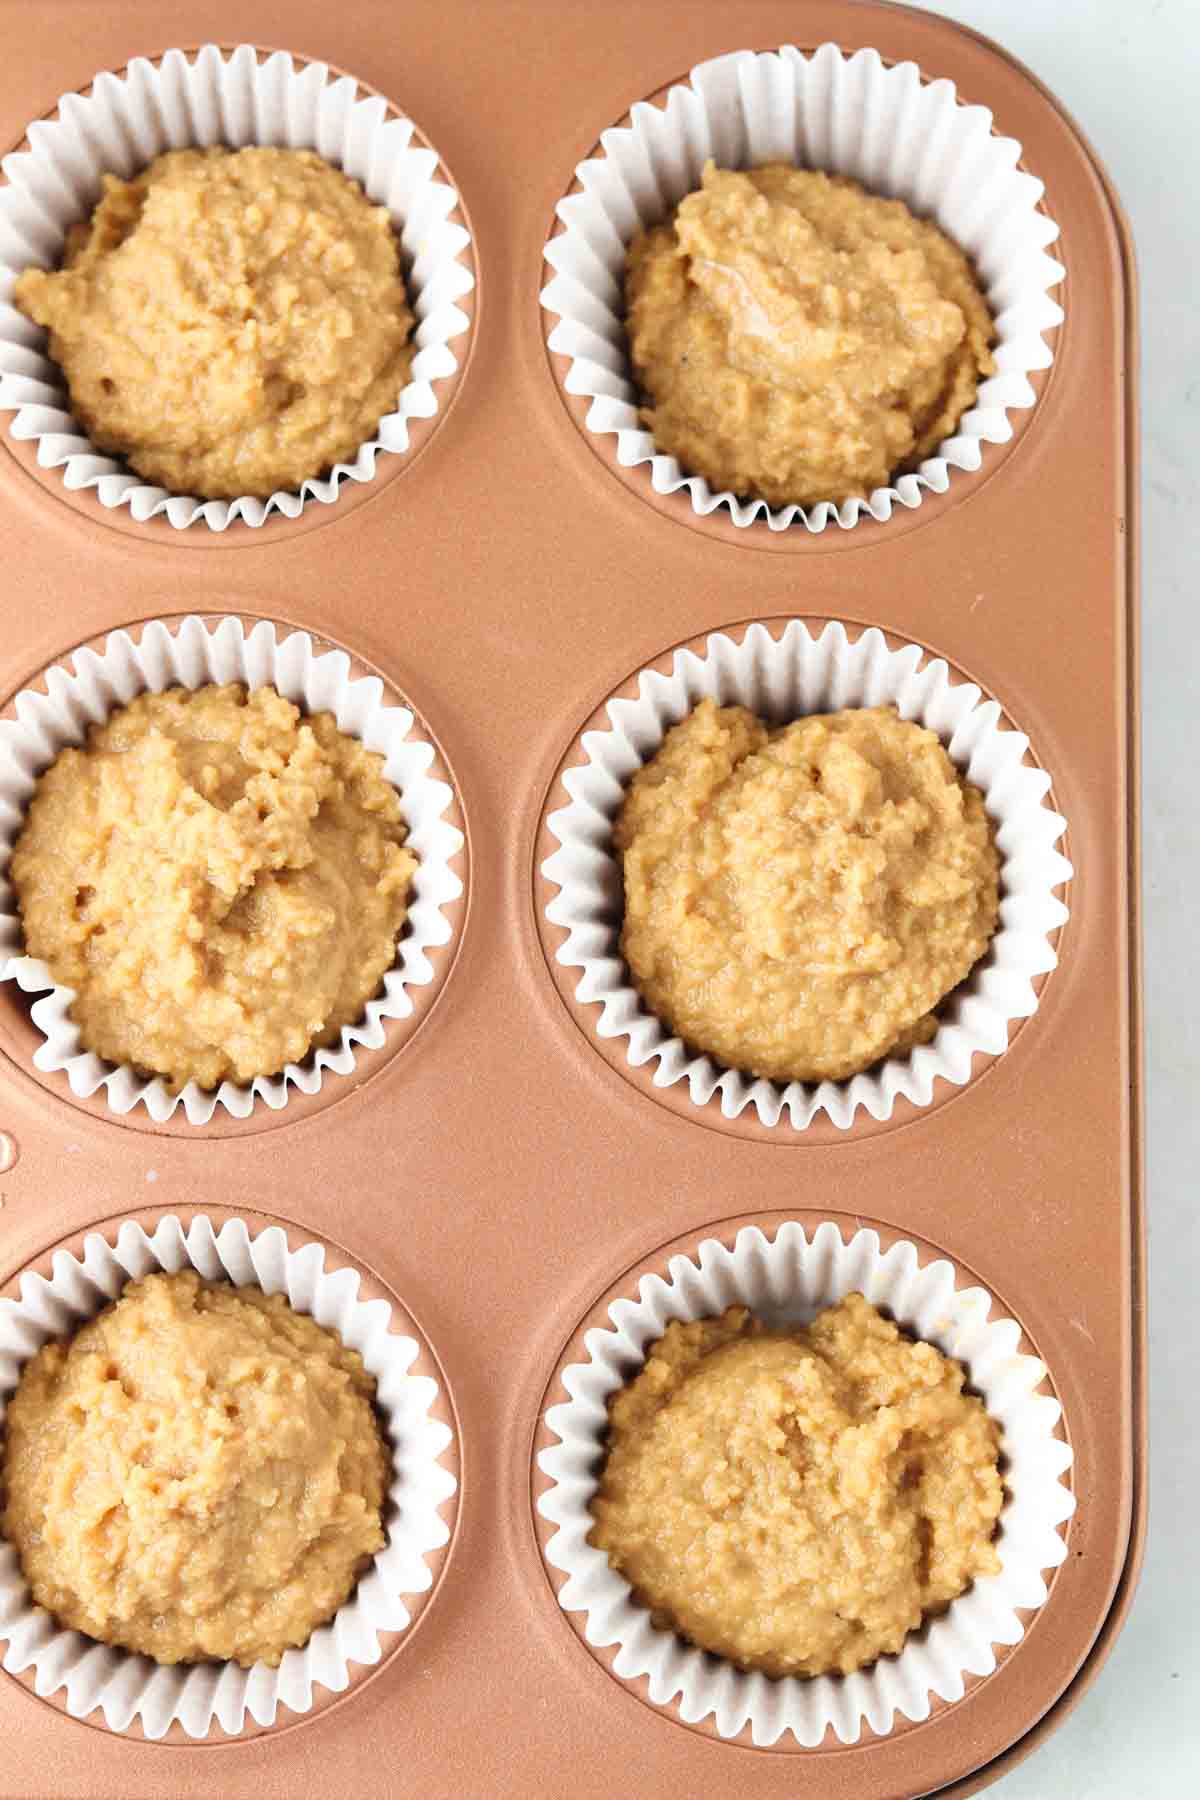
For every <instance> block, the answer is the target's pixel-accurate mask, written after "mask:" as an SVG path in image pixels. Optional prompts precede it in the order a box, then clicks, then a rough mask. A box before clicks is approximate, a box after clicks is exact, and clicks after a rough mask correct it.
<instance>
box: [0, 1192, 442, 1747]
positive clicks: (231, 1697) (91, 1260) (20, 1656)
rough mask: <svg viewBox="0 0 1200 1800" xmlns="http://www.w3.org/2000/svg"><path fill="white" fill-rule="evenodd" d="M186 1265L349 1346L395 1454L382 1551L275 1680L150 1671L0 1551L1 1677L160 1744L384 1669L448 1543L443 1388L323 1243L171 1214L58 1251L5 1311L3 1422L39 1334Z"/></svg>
mask: <svg viewBox="0 0 1200 1800" xmlns="http://www.w3.org/2000/svg"><path fill="white" fill-rule="evenodd" d="M185 1268H193V1269H196V1270H197V1271H198V1272H199V1273H200V1274H201V1275H202V1276H204V1277H205V1278H206V1279H208V1280H220V1279H222V1278H224V1277H228V1279H229V1280H230V1281H232V1282H233V1283H234V1285H235V1286H238V1287H251V1286H252V1287H260V1288H262V1289H263V1290H264V1292H266V1293H268V1294H275V1293H282V1294H285V1295H286V1296H287V1298H288V1300H289V1301H290V1302H291V1304H292V1305H293V1306H295V1307H296V1308H297V1309H298V1310H299V1311H301V1312H306V1313H310V1314H311V1315H312V1317H313V1318H314V1319H315V1320H316V1321H317V1323H318V1324H320V1325H324V1326H327V1327H328V1328H329V1329H330V1330H331V1331H335V1332H336V1333H337V1334H338V1336H339V1337H340V1338H341V1339H342V1341H343V1343H345V1344H348V1345H349V1346H350V1348H351V1349H354V1350H357V1351H358V1352H359V1353H360V1355H361V1356H362V1359H363V1362H364V1363H365V1365H366V1367H367V1369H368V1370H369V1371H370V1373H371V1374H372V1375H374V1376H375V1379H376V1382H377V1384H378V1385H377V1390H376V1406H377V1408H378V1411H379V1414H380V1417H381V1419H382V1421H383V1425H384V1428H385V1430H386V1432H387V1436H388V1439H389V1441H390V1444H391V1449H392V1464H393V1479H392V1482H391V1486H390V1488H389V1493H388V1499H387V1502H386V1507H385V1513H384V1529H385V1531H386V1534H387V1543H386V1544H385V1546H384V1548H383V1549H382V1550H380V1551H379V1552H378V1554H377V1555H376V1556H375V1557H374V1559H373V1561H372V1565H371V1567H370V1569H369V1570H367V1572H366V1573H365V1574H364V1575H363V1576H362V1578H361V1580H360V1581H359V1583H358V1585H357V1587H356V1588H355V1590H354V1592H353V1594H352V1595H351V1596H350V1598H349V1599H348V1600H347V1601H346V1602H345V1604H344V1605H343V1606H341V1607H339V1609H338V1611H337V1613H336V1614H335V1615H334V1617H333V1618H332V1619H331V1620H330V1621H329V1623H328V1624H327V1625H322V1626H320V1627H319V1628H318V1629H317V1630H316V1631H315V1632H314V1633H313V1635H312V1637H311V1638H310V1639H309V1641H308V1643H307V1644H305V1645H304V1647H303V1648H302V1649H292V1650H287V1651H285V1652H284V1655H283V1659H282V1661H281V1662H280V1664H279V1667H278V1668H277V1669H271V1668H268V1667H267V1665H266V1664H265V1663H261V1662H260V1663H255V1664H254V1666H253V1667H252V1668H250V1669H242V1668H240V1667H239V1666H238V1665H237V1664H236V1663H232V1662H227V1663H214V1662H208V1663H195V1664H183V1663H179V1664H175V1665H173V1666H171V1667H165V1666H160V1665H159V1664H157V1663H155V1662H153V1661H152V1660H151V1659H150V1658H149V1657H146V1656H138V1655H134V1654H133V1652H131V1651H127V1650H119V1649H114V1648H113V1647H112V1646H111V1645H108V1644H98V1643H96V1642H95V1641H94V1640H93V1639H91V1638H89V1637H86V1636H85V1635H84V1634H82V1633H81V1632H78V1631H69V1630H65V1629H63V1628H62V1627H60V1626H59V1625H58V1624H57V1623H56V1622H55V1620H54V1619H53V1617H52V1616H51V1615H50V1614H49V1613H48V1612H46V1611H45V1610H44V1609H43V1608H42V1607H40V1606H36V1605H34V1603H33V1601H32V1599H31V1597H30V1594H29V1590H28V1588H27V1586H26V1584H25V1579H24V1577H23V1575H22V1573H21V1568H20V1563H19V1561H18V1558H17V1554H16V1551H15V1550H14V1549H13V1547H12V1545H11V1544H8V1543H6V1542H4V1541H3V1540H0V1641H2V1640H5V1639H6V1640H7V1649H6V1651H5V1654H4V1667H5V1668H6V1669H7V1670H8V1671H9V1673H10V1674H14V1675H18V1674H21V1673H22V1672H23V1671H25V1670H29V1669H32V1670H33V1671H34V1691H35V1693H37V1694H39V1695H41V1696H46V1695H49V1694H54V1693H57V1692H58V1691H59V1690H61V1689H65V1691H66V1708H67V1711H68V1712H69V1713H70V1714H71V1715H72V1716H73V1717H74V1718H77V1719H85V1718H87V1717H88V1716H89V1715H90V1714H92V1713H94V1712H95V1711H96V1710H97V1709H99V1710H100V1711H101V1712H102V1713H103V1715H104V1719H105V1721H106V1723H107V1724H108V1725H109V1727H110V1728H111V1729H112V1730H113V1731H124V1730H126V1729H127V1728H128V1726H129V1725H130V1724H132V1722H133V1721H134V1719H136V1718H140V1721H141V1727H142V1730H143V1731H144V1732H145V1734H146V1736H147V1737H149V1738H160V1737H162V1736H163V1734H164V1733H165V1732H166V1731H167V1730H168V1729H169V1727H170V1726H171V1725H172V1724H173V1723H176V1722H178V1723H179V1724H180V1725H182V1727H183V1729H184V1730H185V1731H186V1732H187V1733H188V1734H189V1735H190V1736H191V1737H195V1738H202V1737H205V1736H207V1734H208V1732H209V1730H210V1728H211V1726H212V1725H213V1722H214V1721H216V1722H217V1723H218V1724H219V1725H221V1726H222V1727H223V1728H224V1730H225V1731H227V1732H229V1733H230V1734H232V1735H236V1734H237V1733H238V1732H240V1731H241V1730H242V1728H243V1726H244V1724H245V1719H246V1715H247V1714H249V1715H250V1717H251V1718H252V1719H254V1720H255V1721H256V1722H257V1723H258V1724H259V1725H262V1726H270V1725H273V1724H274V1723H275V1718H276V1714H277V1712H278V1710H279V1708H280V1706H286V1707H288V1708H290V1710H291V1711H292V1712H294V1713H306V1712H308V1711H310V1710H311V1708H312V1705H313V1689H314V1686H316V1685H317V1684H320V1686H321V1687H323V1688H326V1689H328V1690H329V1691H330V1692H331V1693H335V1694H336V1693H341V1692H343V1690H344V1689H345V1688H346V1687H347V1686H348V1685H349V1683H350V1679H351V1673H350V1665H351V1663H357V1664H364V1665H366V1664H372V1663H376V1662H378V1661H379V1657H380V1645H379V1637H378V1634H379V1633H380V1632H402V1631H404V1630H405V1628H406V1627H407V1625H408V1624H409V1620H410V1614H409V1609H408V1608H407V1606H406V1605H405V1603H404V1597H405V1596H406V1595H409V1596H411V1595H415V1594H420V1593H424V1592H426V1591H427V1590H428V1588H429V1587H430V1585H431V1582H432V1576H431V1574H430V1570H429V1567H428V1564H427V1562H426V1560H425V1559H426V1557H427V1556H429V1555H430V1553H431V1552H433V1551H435V1550H437V1549H439V1548H440V1547H441V1546H442V1545H443V1544H445V1543H446V1542H447V1541H448V1540H449V1536H450V1531H449V1527H448V1525H447V1522H446V1520H445V1519H444V1518H443V1517H442V1514H441V1510H440V1509H441V1508H443V1507H444V1506H445V1503H446V1502H447V1501H448V1500H450V1499H451V1498H452V1496H453V1495H454V1494H455V1493H456V1492H457V1483H456V1481H455V1479H454V1476H453V1475H452V1474H451V1473H450V1472H449V1470H448V1469H446V1468H444V1467H443V1466H442V1464H441V1462H440V1461H439V1458H440V1457H441V1456H442V1454H443V1453H444V1451H445V1450H446V1449H447V1448H448V1446H449V1445H450V1443H451V1441H452V1434H451V1431H450V1429H449V1427H448V1426H447V1425H445V1424H443V1423H442V1422H441V1421H440V1420H438V1419H435V1418H432V1417H430V1409H431V1407H432V1405H433V1403H434V1401H435V1399H436V1397H437V1394H438V1384H437V1382H436V1381H434V1380H433V1379H432V1378H431V1377H429V1376H424V1375H411V1374H410V1373H409V1369H410V1367H411V1365H412V1363H413V1361H414V1360H415V1358H416V1357H417V1355H418V1353H419V1350H420V1346H419V1345H418V1343H417V1342H416V1340H415V1339H414V1338H412V1337H409V1336H406V1335H402V1334H401V1333H398V1332H396V1331H393V1330H391V1329H390V1321H391V1316H392V1309H391V1307H390V1306H389V1305H388V1303H387V1301H386V1300H382V1299H380V1300H369V1301H363V1300H360V1299H359V1298H358V1288H359V1278H358V1276H357V1274H356V1273H355V1272H354V1271H353V1270H352V1269H344V1268H343V1269H327V1268H326V1267H325V1252H324V1250H323V1249H322V1247H321V1246H320V1245H319V1244H314V1243H306V1244H303V1245H302V1246H301V1248H299V1249H297V1250H292V1249H290V1248H289V1245H288V1239H287V1235H286V1233H285V1232H284V1231H282V1230H281V1229H280V1227H279V1226H270V1227H268V1228H267V1229H265V1230H262V1231H260V1232H259V1233H258V1235H257V1236H256V1237H252V1236H251V1234H250V1230H249V1227H248V1226H247V1225H245V1224H244V1223H243V1222H242V1221H241V1220H240V1219H232V1220H230V1221H229V1222H228V1223H226V1224H225V1225H223V1226H222V1227H221V1229H220V1230H219V1231H214V1229H213V1227H212V1224H211V1223H210V1221H209V1220H208V1219H207V1218H205V1217H199V1218H196V1219H194V1220H193V1221H192V1223H191V1225H190V1226H189V1227H188V1229H187V1230H186V1231H185V1230H184V1228H183V1226H182V1224H181V1223H180V1221H179V1220H178V1219H177V1218H174V1217H168V1218H165V1219H163V1220H162V1221H161V1222H160V1223H159V1224H158V1226H157V1227H156V1229H155V1230H154V1232H153V1234H152V1235H151V1236H147V1234H146V1232H145V1231H144V1230H143V1229H142V1227H141V1226H140V1225H139V1224H137V1223H136V1221H134V1220H126V1221H125V1223H124V1224H123V1225H122V1226H121V1227H120V1229H119V1231H118V1232H117V1233H116V1236H115V1239H114V1241H113V1242H112V1243H109V1242H108V1241H107V1240H106V1239H105V1238H104V1237H102V1236H101V1235H100V1234H99V1233H98V1232H94V1233H92V1234H91V1235H90V1236H89V1237H88V1238H87V1240H86V1242H85V1245H84V1250H83V1255H82V1257H76V1256H72V1255H70V1254H69V1253H68V1252H67V1251H60V1252H59V1253H58V1254H57V1255H56V1256H55V1258H54V1273H53V1275H52V1276H51V1277H50V1279H49V1280H47V1279H46V1278H45V1277H43V1276H41V1275H36V1274H26V1275H24V1276H22V1278H21V1284H20V1293H21V1298H20V1300H0V1419H2V1413H3V1406H4V1404H5V1403H6V1402H7V1399H8V1396H9V1395H10V1394H11V1393H12V1392H13V1390H14V1388H15V1387H16V1385H17V1381H18V1379H19V1376H20V1372H21V1369H22V1367H23V1366H24V1364H25V1363H26V1362H27V1361H28V1359H29V1358H30V1357H31V1356H33V1355H34V1353H35V1352H36V1351H37V1350H38V1349H39V1348H40V1347H41V1345H42V1344H44V1343H45V1342H46V1341H47V1340H48V1339H49V1338H52V1337H61V1336H66V1335H69V1334H70V1333H72V1332H73V1331H75V1330H76V1329H77V1328H78V1327H79V1326H80V1325H81V1324H83V1323H84V1322H85V1321H86V1320H88V1319H90V1318H93V1317H94V1316H95V1315H96V1314H97V1313H98V1312H100V1311H101V1310H102V1309H103V1307H105V1306H106V1305H107V1304H108V1302H109V1301H110V1300H114V1299H115V1298H116V1297H117V1295H118V1294H119V1293H120V1291H121V1289H122V1288H123V1287H124V1286H125V1284H126V1283H127V1282H128V1281H130V1280H134V1279H136V1278H137V1277H138V1276H141V1275H146V1274H149V1273H151V1272H152V1271H154V1270H158V1269H165V1270H167V1271H170V1272H172V1273H174V1272H176V1271H178V1270H180V1269H185Z"/></svg>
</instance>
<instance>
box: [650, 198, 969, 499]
mask: <svg viewBox="0 0 1200 1800" xmlns="http://www.w3.org/2000/svg"><path fill="white" fill-rule="evenodd" d="M703 183H704V185H703V187H702V188H701V189H700V190H699V191H698V192H696V193H694V194H689V195H688V197H687V198H686V199H685V200H683V201H682V202H681V203H680V205H679V206H678V208H677V209H676V211H675V213H674V215H673V217H672V218H671V219H670V220H669V221H668V222H667V223H666V224H663V225H657V226H655V227H654V229H653V230H651V231H643V232H639V234H638V235H637V237H636V238H635V239H634V240H633V243H632V244H631V245H630V247H629V256H628V265H627V276H626V300H627V307H628V321H627V323H628V331H629V343H630V350H631V354H632V358H633V366H634V369H635V371H636V373H637V377H638V380H639V382H640V384H641V387H642V389H643V390H644V392H645V394H646V396H647V405H646V407H645V410H644V412H643V417H644V419H645V421H646V424H647V426H648V428H649V430H650V431H651V432H652V433H653V436H654V440H655V444H656V446H657V448H658V449H659V450H660V451H662V452H665V453H667V454H669V455H671V456H674V457H677V458H678V460H679V462H680V463H681V464H682V466H683V468H684V470H685V471H686V472H687V473H689V474H694V475H703V476H704V477H705V479H706V480H707V481H708V482H709V484H710V485H711V486H712V487H713V488H714V489H716V490H718V491H725V490H728V491H730V492H732V493H734V494H739V495H748V496H751V497H755V498H759V499H763V500H766V501H768V502H769V503H770V504H771V505H772V506H786V505H788V504H789V503H792V502H796V503H797V504H800V505H812V504H813V503H814V502H815V501H818V500H843V499H845V498H847V497H848V496H850V495H858V496H859V497H860V498H866V497H867V496H868V495H869V494H870V493H871V491H872V489H873V488H877V487H882V486H884V485H886V484H887V482H888V481H889V480H890V479H891V478H892V476H893V475H894V474H898V473H902V472H903V471H905V470H909V469H914V468H916V466H917V465H918V464H919V463H920V462H921V460H922V458H924V457H927V456H930V455H932V453H933V452H934V450H935V449H936V448H937V446H938V444H940V443H941V441H942V440H943V438H946V437H949V436H950V435H951V433H952V432H953V431H954V429H955V427H956V426H957V424H958V421H959V419H960V418H961V417H962V415H963V413H964V412H966V411H967V410H968V409H969V408H970V407H971V406H973V405H974V403H975V394H976V388H977V385H978V382H979V378H980V376H982V375H990V374H992V373H993V370H994V366H995V365H994V363H993V361H992V355H991V350H990V348H989V346H990V344H991V343H992V340H993V337H994V328H993V324H992V318H991V314H990V313H989V311H988V308H987V304H986V302H985V301H984V298H983V295H982V294H981V292H980V290H979V286H978V283H977V282H976V280H975V277H974V275H973V274H972V272H971V267H970V264H969V263H968V261H967V259H966V257H965V256H964V255H963V253H962V251H961V250H960V249H959V248H958V247H957V245H955V244H953V243H951V241H950V239H949V238H947V237H946V236H945V235H944V233H942V232H941V231H939V229H938V228H937V226H936V225H931V224H928V223H927V222H926V221H924V220H922V219H917V218H914V217H913V215H912V213H910V212H909V210H908V208H907V207H906V206H905V205H904V203H903V202H902V201H900V200H884V199H881V198H879V197H878V196H877V195H874V194H869V193H867V192H866V191H865V190H864V189H863V188H861V187H860V186H859V185H858V183H857V182H855V181H851V180H849V179H848V178H847V177H845V176H840V175H823V174H820V173H817V172H814V171H812V170H807V169H794V168H792V167H791V166H790V165H787V164H784V163H769V164H767V165H766V166H765V167H763V168H760V169H752V170H749V171H748V172H747V173H745V174H739V173H737V172H735V171H733V170H730V169H717V168H716V167H715V165H714V164H713V163H711V162H710V163H708V164H707V165H706V167H705V170H704V176H703Z"/></svg>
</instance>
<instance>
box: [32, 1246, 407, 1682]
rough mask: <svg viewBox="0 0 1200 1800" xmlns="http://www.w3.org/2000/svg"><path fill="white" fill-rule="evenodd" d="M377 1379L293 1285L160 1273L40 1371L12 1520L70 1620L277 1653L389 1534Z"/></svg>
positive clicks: (90, 1627)
mask: <svg viewBox="0 0 1200 1800" xmlns="http://www.w3.org/2000/svg"><path fill="white" fill-rule="evenodd" d="M374 1393H375V1382H374V1379H373V1377H372V1376H370V1375H368V1374H367V1373H366V1371H365V1369H364V1368H363V1364H362V1358H361V1357H360V1356H359V1354H358V1352H357V1351H356V1350H348V1349H346V1348H345V1346H344V1345H343V1344H342V1343H341V1342H340V1341H339V1340H338V1339H337V1338H336V1337H335V1336H334V1335H333V1333H332V1332H329V1331H325V1330H323V1329H322V1327H321V1326H319V1325H317V1324H316V1323H315V1321H314V1320H312V1319H310V1318H308V1317H306V1316H303V1315H301V1314H300V1313H296V1312H293V1311H292V1309H291V1307H290V1306H289V1305H288V1303H287V1301H286V1300H285V1299H284V1298H283V1296H282V1295H280V1294H272V1295H266V1294H264V1293H262V1292H261V1291H260V1290H259V1289H258V1288H232V1287H228V1286H225V1285H223V1284H222V1285H218V1284H214V1283H211V1282H207V1281H201V1279H200V1277H199V1276H198V1275H196V1274H194V1273H193V1272H192V1271H190V1270H188V1271H185V1272H184V1273H182V1274H179V1275H148V1276H147V1277H146V1278H145V1279H144V1280H142V1281H135V1282H133V1283H132V1284H131V1285H130V1286H129V1287H128V1288H126V1290H125V1292H124V1293H123V1294H122V1295H121V1298H120V1299H119V1300H118V1301H117V1302H116V1304H115V1305H114V1306H110V1307H107V1308H106V1309H105V1311H104V1312H102V1313H101V1314H100V1316H99V1318H97V1319H94V1320H92V1321H91V1323H90V1324H87V1325H85V1326H84V1327H83V1329H82V1330H81V1331H79V1332H78V1333H77V1334H76V1335H75V1336H74V1337H73V1338H71V1339H70V1340H69V1341H66V1342H62V1343H56V1342H51V1343H48V1344H46V1345H45V1346H44V1347H43V1348H42V1349H41V1350H39V1351H38V1353H37V1355H36V1356H35V1357H34V1358H33V1360H32V1361H31V1362H30V1363H28V1364H27V1365H26V1367H25V1369H24V1370H23V1371H22V1374H21V1379H20V1382H19V1383H18V1386H17V1390H16V1392H15V1394H14V1395H13V1398H12V1400H11V1401H10V1403H9V1407H8V1414H7V1418H6V1420H5V1444H4V1463H3V1477H4V1480H3V1486H4V1489H5V1501H6V1504H5V1509H4V1511H3V1513H2V1514H0V1530H2V1531H3V1532H4V1535H5V1536H6V1537H7V1538H9V1539H10V1540H11V1542H12V1543H13V1544H14V1545H15V1546H16V1549H17V1552H18V1554H19V1556H20V1559H21V1567H22V1569H23V1570H24V1573H25V1578H26V1580H27V1581H28V1583H29V1585H30V1588H31V1589H32V1591H33V1597H34V1599H35V1600H36V1601H37V1603H38V1604H39V1605H40V1606H44V1607H46V1609H47V1610H48V1611H49V1612H51V1613H53V1614H54V1616H55V1618H57V1619H58V1620H59V1622H60V1623H61V1624H63V1625H66V1626H70V1627H72V1628H74V1629H75V1630H77V1631H83V1632H86V1633H87V1634H88V1636H89V1637H93V1638H98V1639H99V1640H100V1641H101V1642H103V1643H108V1644H119V1645H121V1646H123V1647H124V1648H125V1649H127V1650H136V1651H141V1652H143V1653H144V1654H145V1655H147V1656H152V1657H154V1659H155V1661H157V1662H160V1663H176V1662H198V1661H202V1660H204V1659H205V1658H208V1657H214V1658H221V1659H230V1660H232V1661H234V1662H239V1663H241V1664H242V1665H243V1667H247V1668H248V1667H249V1666H250V1664H251V1663H254V1662H256V1661H262V1662H265V1663H269V1664H270V1665H272V1666H274V1665H276V1664H277V1663H278V1662H279V1660H280V1657H281V1656H282V1655H283V1652H284V1651H285V1650H286V1649H287V1648H288V1647H289V1646H290V1645H301V1644H304V1643H306V1642H307V1641H308V1639H309V1637H310V1636H311V1635H312V1633H313V1631H314V1630H315V1629H316V1628H317V1626H318V1625H321V1624H323V1623H324V1622H325V1621H326V1620H327V1619H330V1618H332V1616H333V1614H334V1613H335V1612H336V1611H337V1609H338V1607H339V1606H340V1605H341V1604H342V1602H343V1601H344V1600H345V1599H346V1597H347V1596H348V1595H349V1593H350V1592H351V1590H352V1588H353V1587H354V1584H355V1582H356V1581H357V1579H358V1577H359V1575H360V1574H361V1573H362V1572H363V1570H364V1569H365V1568H366V1567H367V1565H368V1563H369V1561H370V1558H371V1557H372V1556H373V1555H374V1553H375V1552H376V1551H377V1550H379V1549H381V1548H382V1547H383V1543H384V1534H383V1528H382V1524H381V1508H382V1506H383V1500H384V1493H385V1490H386V1484H387V1479H388V1470H389V1466H390V1458H389V1456H388V1454H387V1451H386V1449H385V1447H384V1443H383V1439H382V1436H381V1434H380V1430H379V1426H378V1423H377V1421H376V1418H375V1413H374V1410H373V1407H372V1401H373V1398H374Z"/></svg>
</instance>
